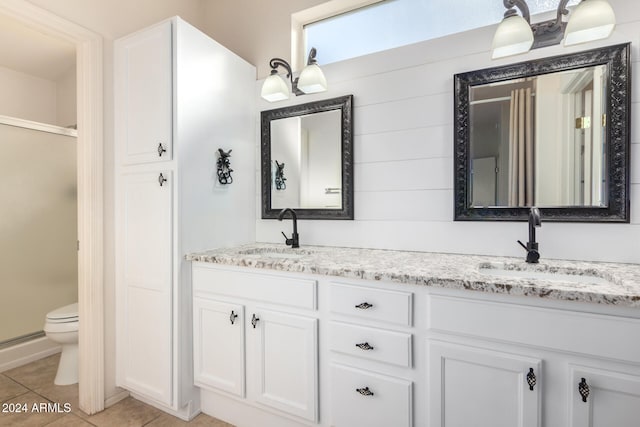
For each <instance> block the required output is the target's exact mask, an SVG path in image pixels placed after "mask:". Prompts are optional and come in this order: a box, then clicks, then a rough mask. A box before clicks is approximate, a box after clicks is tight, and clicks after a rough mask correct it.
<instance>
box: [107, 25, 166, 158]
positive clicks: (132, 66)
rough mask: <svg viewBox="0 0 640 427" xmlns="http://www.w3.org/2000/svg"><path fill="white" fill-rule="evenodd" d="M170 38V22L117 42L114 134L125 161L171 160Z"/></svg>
mask: <svg viewBox="0 0 640 427" xmlns="http://www.w3.org/2000/svg"><path fill="white" fill-rule="evenodd" d="M171 39H172V29H171V22H170V21H166V22H163V23H161V24H159V25H156V26H154V27H151V28H149V29H146V30H144V31H141V32H138V33H135V34H133V35H132V36H130V37H127V38H125V39H121V40H118V41H117V44H116V48H115V61H116V66H115V73H116V76H115V85H116V92H115V93H116V105H117V106H118V108H117V109H116V120H117V126H116V129H117V135H116V138H117V139H118V140H119V141H120V145H119V146H120V150H121V152H120V156H121V158H120V159H119V160H120V162H121V163H122V164H125V165H131V164H138V163H148V162H155V161H162V160H170V159H171V154H172V153H171V151H172V122H173V120H172V118H173V117H172V114H173V109H172V98H173V95H172V86H173V85H172V76H173V72H172V52H171V50H172V47H171ZM163 150H166V151H163Z"/></svg>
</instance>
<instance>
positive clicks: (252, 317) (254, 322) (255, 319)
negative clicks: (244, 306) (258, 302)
mask: <svg viewBox="0 0 640 427" xmlns="http://www.w3.org/2000/svg"><path fill="white" fill-rule="evenodd" d="M258 320H260V318H259V317H256V314H255V313H253V315H252V316H251V325H252V326H253V329H255V328H256V325H257V324H258Z"/></svg>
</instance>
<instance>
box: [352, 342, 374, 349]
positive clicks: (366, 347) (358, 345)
mask: <svg viewBox="0 0 640 427" xmlns="http://www.w3.org/2000/svg"><path fill="white" fill-rule="evenodd" d="M356 347H358V348H359V349H360V350H373V346H371V345H369V343H368V342H361V343H359V344H356Z"/></svg>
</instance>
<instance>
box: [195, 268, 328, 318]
mask: <svg viewBox="0 0 640 427" xmlns="http://www.w3.org/2000/svg"><path fill="white" fill-rule="evenodd" d="M192 280H193V293H194V296H201V297H204V298H207V297H208V296H210V294H215V295H225V296H229V297H237V298H243V299H250V300H257V301H260V302H261V303H273V304H281V305H286V306H291V307H299V308H306V309H310V310H315V308H316V281H315V280H309V279H299V278H296V277H290V276H278V275H272V274H261V273H250V272H246V271H236V270H227V269H224V268H218V267H211V264H206V263H194V265H193V278H192Z"/></svg>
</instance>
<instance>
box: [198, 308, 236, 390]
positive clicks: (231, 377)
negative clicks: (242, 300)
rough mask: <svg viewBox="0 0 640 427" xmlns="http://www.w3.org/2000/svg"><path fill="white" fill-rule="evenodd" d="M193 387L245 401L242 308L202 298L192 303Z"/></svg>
mask: <svg viewBox="0 0 640 427" xmlns="http://www.w3.org/2000/svg"><path fill="white" fill-rule="evenodd" d="M193 352H194V354H193V356H194V366H193V369H194V380H195V383H196V385H198V386H201V387H205V388H210V387H213V388H216V389H219V390H223V391H226V392H228V393H232V394H234V395H236V396H240V397H244V384H245V375H244V373H245V365H244V361H245V352H244V307H243V306H242V305H239V304H229V303H224V302H219V301H213V300H208V299H203V298H195V299H194V302H193Z"/></svg>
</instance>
